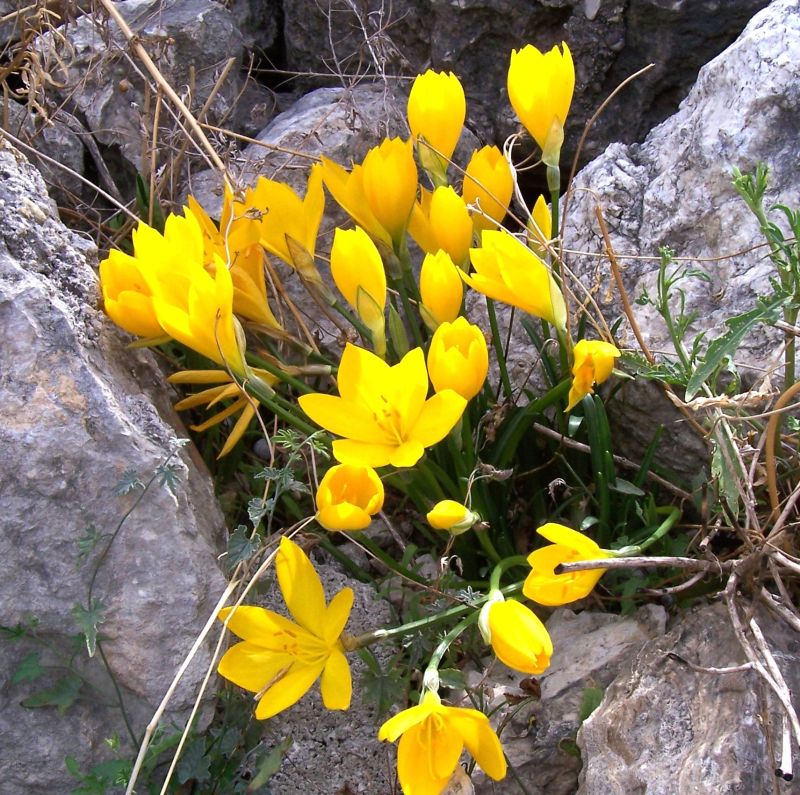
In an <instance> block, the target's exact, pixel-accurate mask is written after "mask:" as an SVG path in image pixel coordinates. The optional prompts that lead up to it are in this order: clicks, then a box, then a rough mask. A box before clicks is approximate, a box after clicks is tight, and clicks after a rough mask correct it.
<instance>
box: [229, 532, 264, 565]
mask: <svg viewBox="0 0 800 795" xmlns="http://www.w3.org/2000/svg"><path fill="white" fill-rule="evenodd" d="M252 533H253V531H252V530H250V528H249V527H247V525H243V524H240V525H239V526H238V527H237V528H236V529H235V530H234V531H233V533H231V537H230V538H229V539H228V554H227V555H226V556H225V560H226V562H227V564H228V565H229V566H230V567H231V568H232V567H233V566H235V565H236V564H237V563H241V562H242V561H245V560H250V558H252V557H253V555H255V554H256V552H258V550H259V549H260V548H261V536H259V535H258V533H255V534H254V535H253V537H252V538H251V537H250V536H251V534H252Z"/></svg>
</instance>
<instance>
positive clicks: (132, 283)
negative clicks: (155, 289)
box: [100, 249, 168, 339]
mask: <svg viewBox="0 0 800 795" xmlns="http://www.w3.org/2000/svg"><path fill="white" fill-rule="evenodd" d="M100 288H101V290H102V292H103V306H104V307H105V310H106V314H107V315H108V316H109V317H110V318H111V319H112V320H113V321H114V322H115V323H116V324H117V325H118V326H119V327H120V328H122V329H125V331H127V332H129V333H131V334H135V335H136V336H137V337H146V338H148V339H159V338H165V339H168V337H167V336H166V335H165V334H164V330H163V329H162V328H161V325H160V324H159V322H158V318H157V317H156V313H155V310H154V309H153V294H152V292H151V291H150V288H149V287H148V286H147V282H146V280H145V279H144V277H143V276H142V272H141V270H140V263H139V262H137V260H136V258H135V257H131V256H130V255H128V254H126V253H125V252H123V251H118V250H116V249H114V250H112V251H109V252H108V257H106V258H105V259H104V260H103V261H102V262H101V263H100Z"/></svg>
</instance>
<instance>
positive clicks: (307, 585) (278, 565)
mask: <svg viewBox="0 0 800 795" xmlns="http://www.w3.org/2000/svg"><path fill="white" fill-rule="evenodd" d="M275 570H276V572H277V574H278V584H279V585H280V588H281V593H282V594H283V598H284V601H285V602H286V607H287V608H289V612H290V613H291V615H292V618H294V620H295V621H296V622H297V623H298V624H299V625H300V626H301V627H303V628H305V629H307V630H308V631H309V632H310V633H311V634H312V635H316V636H317V637H318V638H321V637H323V635H324V632H325V592H324V591H323V590H322V582H320V579H319V575H318V574H317V572H316V570H315V569H314V567H313V566H312V565H311V561H310V560H309V559H308V556H307V555H306V553H305V552H303V550H302V549H300V547H299V546H298V545H297V544H295V543H294V541H291V540H289V539H288V538H286V536H283V537H282V538H281V543H280V547H279V548H278V554H277V556H276V558H275Z"/></svg>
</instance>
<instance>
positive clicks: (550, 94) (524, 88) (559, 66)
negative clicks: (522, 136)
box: [508, 42, 575, 166]
mask: <svg viewBox="0 0 800 795" xmlns="http://www.w3.org/2000/svg"><path fill="white" fill-rule="evenodd" d="M561 46H562V48H563V52H562V51H561V50H559V49H558V46H555V47H553V49H552V50H550V52H547V53H542V52H540V51H539V50H538V49H536V47H534V46H533V45H532V44H528V45H527V46H525V47H523V48H522V49H521V50H514V51H512V53H511V65H510V66H509V68H508V98H509V100H510V102H511V106H512V107H513V108H514V112H515V113H516V114H517V116H518V117H519V120H520V121H521V122H522V124H523V125H524V127H525V129H526V130H527V131H528V132H529V133H530V134H531V136H532V137H533V139H534V140H535V141H536V143H537V144H539V147H540V148H541V150H542V160H543V161H544V162H545V164H546V165H548V166H558V156H559V153H560V151H561V144H562V143H563V142H564V124H565V122H566V120H567V114H568V113H569V106H570V105H571V104H572V93H573V91H574V90H575V66H574V65H573V63H572V53H570V51H569V47H567V45H566V43H564V42H562V44H561Z"/></svg>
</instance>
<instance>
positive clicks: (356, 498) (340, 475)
mask: <svg viewBox="0 0 800 795" xmlns="http://www.w3.org/2000/svg"><path fill="white" fill-rule="evenodd" d="M383 497H384V491H383V482H382V481H381V479H380V478H379V477H378V473H377V472H376V471H375V470H374V469H373V468H372V467H362V466H352V465H350V464H337V465H336V466H333V467H331V468H330V469H329V470H328V471H327V472H326V473H325V477H324V478H322V481H321V482H320V484H319V488H318V489H317V516H316V519H317V521H318V522H319V523H320V524H321V525H322V526H323V527H324V528H325V529H326V530H330V531H332V532H335V531H339V530H363V529H364V528H366V527H368V526H369V524H370V522H371V521H372V517H373V516H374V515H375V514H376V513H378V511H380V509H381V508H382V507H383Z"/></svg>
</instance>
